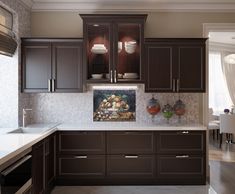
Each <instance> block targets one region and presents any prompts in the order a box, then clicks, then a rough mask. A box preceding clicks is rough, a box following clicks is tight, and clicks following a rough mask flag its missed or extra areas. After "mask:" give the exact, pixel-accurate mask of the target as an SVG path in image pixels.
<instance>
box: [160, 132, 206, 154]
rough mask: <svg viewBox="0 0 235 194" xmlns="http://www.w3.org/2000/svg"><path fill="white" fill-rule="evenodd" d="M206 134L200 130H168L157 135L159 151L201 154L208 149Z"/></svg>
mask: <svg viewBox="0 0 235 194" xmlns="http://www.w3.org/2000/svg"><path fill="white" fill-rule="evenodd" d="M205 138H206V134H205V132H200V131H167V132H159V133H158V135H157V144H158V146H157V148H158V150H157V152H158V153H167V154H169V153H174V154H185V153H186V154H187V153H190V154H201V153H204V152H205V150H206V139H205Z"/></svg>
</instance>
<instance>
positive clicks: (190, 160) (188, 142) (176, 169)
mask: <svg viewBox="0 0 235 194" xmlns="http://www.w3.org/2000/svg"><path fill="white" fill-rule="evenodd" d="M156 141H157V144H158V145H157V179H158V180H159V182H160V183H161V184H205V183H206V131H167V132H163V131H160V132H159V133H157V134H156Z"/></svg>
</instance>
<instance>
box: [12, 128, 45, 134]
mask: <svg viewBox="0 0 235 194" xmlns="http://www.w3.org/2000/svg"><path fill="white" fill-rule="evenodd" d="M47 130H49V129H48V128H27V127H26V128H23V127H20V128H18V129H14V130H13V131H10V132H8V133H23V134H30V133H31V134H35V133H43V132H45V131H47Z"/></svg>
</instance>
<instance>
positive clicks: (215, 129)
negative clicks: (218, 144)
mask: <svg viewBox="0 0 235 194" xmlns="http://www.w3.org/2000/svg"><path fill="white" fill-rule="evenodd" d="M208 120H209V123H208V126H207V128H208V129H209V130H212V134H213V140H214V139H215V133H216V136H217V140H218V138H219V129H220V121H219V120H218V119H216V117H215V116H214V115H213V109H212V108H209V111H208Z"/></svg>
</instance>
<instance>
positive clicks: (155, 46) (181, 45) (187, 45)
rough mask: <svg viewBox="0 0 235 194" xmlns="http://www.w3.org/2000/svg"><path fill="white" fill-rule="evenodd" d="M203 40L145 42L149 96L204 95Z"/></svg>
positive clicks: (158, 39) (157, 40)
mask: <svg viewBox="0 0 235 194" xmlns="http://www.w3.org/2000/svg"><path fill="white" fill-rule="evenodd" d="M205 41H206V39H203V38H175V39H173V38H171V39H170V38H169V39H167V38H154V39H146V40H145V65H146V67H145V70H146V79H145V91H146V92H205V82H206V80H205V71H206V69H205V63H206V62H205Z"/></svg>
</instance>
